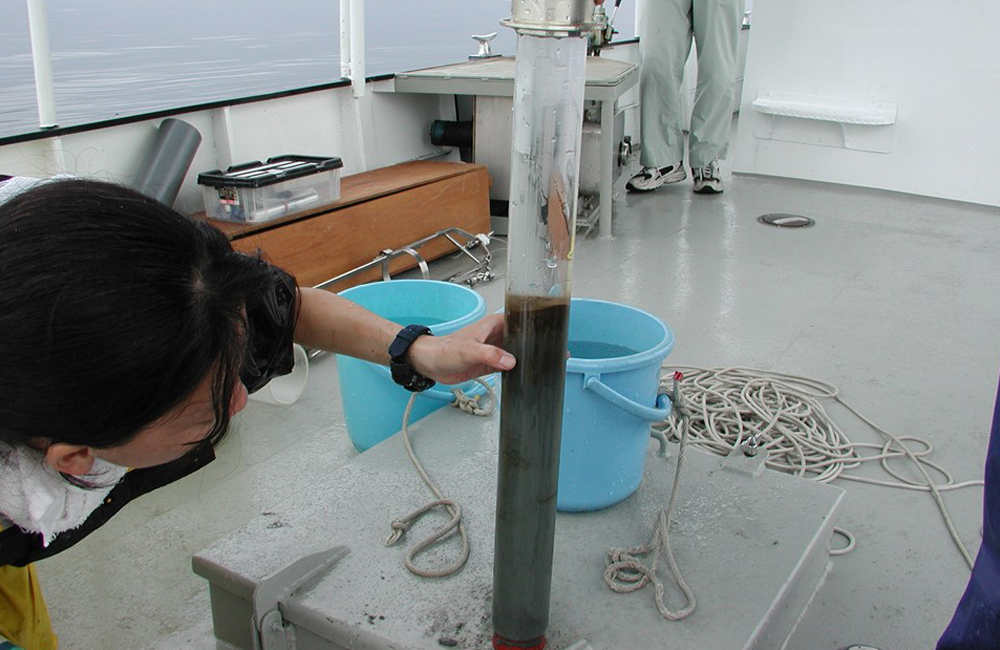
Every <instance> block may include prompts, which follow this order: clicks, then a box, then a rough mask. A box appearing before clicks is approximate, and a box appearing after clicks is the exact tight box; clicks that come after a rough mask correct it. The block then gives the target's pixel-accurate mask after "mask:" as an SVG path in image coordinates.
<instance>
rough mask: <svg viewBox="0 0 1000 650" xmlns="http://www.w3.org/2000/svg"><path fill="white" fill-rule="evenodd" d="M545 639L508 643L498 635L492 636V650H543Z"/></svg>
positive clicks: (542, 637)
mask: <svg viewBox="0 0 1000 650" xmlns="http://www.w3.org/2000/svg"><path fill="white" fill-rule="evenodd" d="M545 644H546V641H545V637H544V636H540V637H538V638H537V639H529V640H527V641H510V640H509V639H505V638H503V637H502V636H500V635H499V634H494V635H493V650H545Z"/></svg>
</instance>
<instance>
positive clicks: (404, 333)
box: [389, 325, 434, 393]
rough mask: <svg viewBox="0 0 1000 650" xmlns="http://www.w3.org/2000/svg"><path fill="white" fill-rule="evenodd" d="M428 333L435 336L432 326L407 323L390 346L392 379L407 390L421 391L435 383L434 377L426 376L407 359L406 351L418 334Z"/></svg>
mask: <svg viewBox="0 0 1000 650" xmlns="http://www.w3.org/2000/svg"><path fill="white" fill-rule="evenodd" d="M424 334H428V335H430V336H433V333H432V332H431V328H429V327H425V326H424V325H407V326H406V327H404V328H403V329H401V330H399V334H397V335H396V338H395V339H393V341H392V345H390V346H389V370H390V372H391V373H392V380H393V381H394V382H396V383H397V384H399V385H400V386H402V387H403V388H405V389H406V390H409V391H413V392H414V393H419V392H420V391H423V390H427V389H428V388H430V387H431V386H433V385H434V380H433V379H428V378H427V377H424V376H423V375H421V374H420V373H418V372H417V371H416V370H414V369H413V366H411V365H410V364H409V362H407V361H406V351H407V350H409V349H410V346H411V345H413V342H414V341H416V340H417V337H418V336H423V335H424Z"/></svg>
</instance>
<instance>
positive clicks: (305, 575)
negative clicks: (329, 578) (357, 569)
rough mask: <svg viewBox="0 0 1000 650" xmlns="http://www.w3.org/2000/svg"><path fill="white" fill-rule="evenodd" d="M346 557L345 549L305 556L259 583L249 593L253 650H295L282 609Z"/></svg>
mask: <svg viewBox="0 0 1000 650" xmlns="http://www.w3.org/2000/svg"><path fill="white" fill-rule="evenodd" d="M348 553H350V549H348V548H347V547H346V546H335V547H333V548H331V549H328V550H326V551H322V552H320V553H315V554H313V555H307V556H305V557H302V558H299V559H298V560H296V561H294V562H292V563H291V564H289V565H288V566H286V567H285V568H284V569H281V570H280V571H278V572H276V573H274V574H273V575H271V576H270V577H268V578H266V579H264V580H262V581H261V582H260V583H259V584H258V585H257V586H256V587H255V588H254V590H253V598H252V601H253V616H252V619H251V621H250V623H251V626H252V627H251V630H250V637H251V639H252V640H253V650H295V629H294V628H293V627H292V626H290V625H287V624H286V623H285V620H284V617H283V616H282V613H281V612H282V609H283V608H284V607H285V606H286V605H287V604H288V603H290V602H292V601H294V600H297V599H298V598H299V597H301V596H302V595H303V593H304V592H305V591H307V590H308V589H310V588H311V587H312V586H313V585H314V584H315V582H316V581H317V580H318V579H319V578H321V577H322V576H324V575H326V574H327V573H329V571H330V569H332V568H333V567H334V565H336V564H337V562H339V561H340V560H342V559H343V558H344V557H346V556H347V554H348Z"/></svg>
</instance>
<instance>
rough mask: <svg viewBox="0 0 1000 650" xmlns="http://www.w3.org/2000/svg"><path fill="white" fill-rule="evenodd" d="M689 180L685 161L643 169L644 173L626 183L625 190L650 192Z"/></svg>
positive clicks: (641, 172)
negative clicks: (662, 186)
mask: <svg viewBox="0 0 1000 650" xmlns="http://www.w3.org/2000/svg"><path fill="white" fill-rule="evenodd" d="M685 178H687V172H685V171H684V163H683V161H679V162H675V163H674V164H672V165H667V166H666V167H659V168H657V167H643V168H642V171H640V172H639V173H638V174H636V175H635V176H633V177H632V178H630V179H629V180H628V182H627V183H625V189H627V190H628V191H630V192H649V191H650V190H655V189H656V188H658V187H660V186H661V185H666V184H667V183H679V182H681V181H682V180H684V179H685Z"/></svg>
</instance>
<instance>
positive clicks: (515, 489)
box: [493, 0, 594, 650]
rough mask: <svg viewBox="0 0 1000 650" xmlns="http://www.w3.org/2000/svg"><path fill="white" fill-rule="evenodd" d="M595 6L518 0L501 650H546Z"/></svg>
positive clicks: (498, 605)
mask: <svg viewBox="0 0 1000 650" xmlns="http://www.w3.org/2000/svg"><path fill="white" fill-rule="evenodd" d="M593 7H594V5H593V0H579V1H576V2H570V1H567V0H541V1H538V0H514V2H513V3H512V5H511V8H512V16H511V19H510V20H507V21H504V24H505V25H507V26H509V27H512V28H514V29H515V30H516V31H517V33H518V44H517V62H516V68H515V90H514V92H515V95H514V119H513V123H514V130H513V138H512V140H513V150H512V152H511V181H510V222H509V223H510V225H509V233H508V256H507V294H506V300H505V305H506V316H505V319H506V320H505V326H506V330H505V335H504V346H505V347H506V348H507V350H509V351H510V352H512V353H513V354H514V356H515V357H516V358H517V365H516V366H515V367H514V369H513V370H510V371H508V372H507V373H506V374H505V375H504V378H503V390H502V399H501V402H500V453H499V466H498V477H497V511H496V528H495V541H494V565H493V629H494V635H493V646H494V648H495V649H496V650H506V649H508V648H532V649H536V650H537V649H541V648H544V647H545V645H546V640H545V633H546V629H547V627H548V619H549V597H550V591H551V584H552V554H553V547H554V540H555V516H556V490H557V487H558V478H559V443H560V438H561V434H562V409H563V389H564V384H565V380H566V350H567V339H568V333H569V306H570V295H571V278H572V259H573V245H574V240H575V234H576V211H577V210H576V207H577V206H576V203H577V197H578V179H579V169H580V162H579V151H580V141H581V137H582V130H583V90H584V79H585V75H584V68H585V65H586V53H587V37H588V34H589V30H590V26H589V23H587V22H586V21H587V20H588V19H589V18H590V16H591V15H592V12H593Z"/></svg>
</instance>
